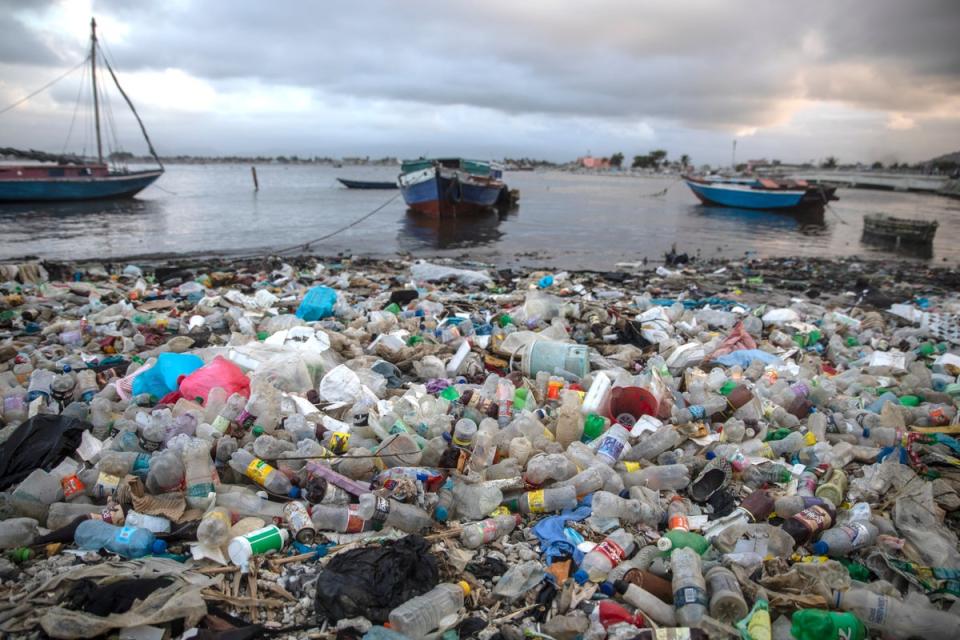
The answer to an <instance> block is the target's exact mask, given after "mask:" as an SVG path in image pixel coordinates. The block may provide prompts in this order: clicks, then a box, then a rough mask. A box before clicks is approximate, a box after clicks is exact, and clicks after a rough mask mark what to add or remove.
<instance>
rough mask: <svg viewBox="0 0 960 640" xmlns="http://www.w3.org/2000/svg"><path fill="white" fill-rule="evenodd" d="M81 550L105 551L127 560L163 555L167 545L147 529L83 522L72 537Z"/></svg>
mask: <svg viewBox="0 0 960 640" xmlns="http://www.w3.org/2000/svg"><path fill="white" fill-rule="evenodd" d="M73 540H74V542H75V543H76V545H77V546H78V547H79V548H81V549H88V550H91V551H96V550H99V549H106V550H107V551H109V552H110V553H115V554H117V555H119V556H122V557H124V558H127V559H131V558H142V557H143V556H145V555H147V554H150V553H165V552H166V548H167V545H166V543H164V542H163V541H162V540H157V539H156V538H155V537H154V535H153V532H151V531H149V530H148V529H143V528H138V527H132V526H123V527H117V526H114V525H112V524H108V523H106V522H104V521H102V520H84V521H83V522H81V523H80V526H78V527H77V530H76V532H75V533H74V537H73Z"/></svg>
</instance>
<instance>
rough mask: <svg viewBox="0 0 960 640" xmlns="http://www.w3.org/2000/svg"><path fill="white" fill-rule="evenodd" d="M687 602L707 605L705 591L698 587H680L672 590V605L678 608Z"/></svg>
mask: <svg viewBox="0 0 960 640" xmlns="http://www.w3.org/2000/svg"><path fill="white" fill-rule="evenodd" d="M688 604H699V605H702V606H704V607H706V606H707V592H706V591H705V590H704V589H701V588H700V587H681V588H679V589H677V590H676V591H674V592H673V607H674V608H675V609H680V608H682V607H685V606H687V605H688Z"/></svg>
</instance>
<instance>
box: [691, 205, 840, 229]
mask: <svg viewBox="0 0 960 640" xmlns="http://www.w3.org/2000/svg"><path fill="white" fill-rule="evenodd" d="M690 210H691V213H692V214H693V215H697V216H702V217H705V218H721V219H725V220H730V221H734V222H737V223H739V224H742V225H743V226H744V227H766V228H771V229H780V230H791V231H798V232H800V233H804V234H815V233H816V232H817V231H818V230H825V229H826V226H827V221H826V215H825V213H826V212H825V210H824V208H823V207H809V208H805V209H798V210H796V211H790V212H786V211H784V212H776V211H763V210H760V209H738V208H736V207H715V206H706V205H702V204H699V205H693V206H691V207H690Z"/></svg>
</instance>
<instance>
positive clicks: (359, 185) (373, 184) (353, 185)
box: [337, 178, 397, 189]
mask: <svg viewBox="0 0 960 640" xmlns="http://www.w3.org/2000/svg"><path fill="white" fill-rule="evenodd" d="M337 182H339V183H340V184H342V185H343V186H345V187H346V188H347V189H396V188H397V183H396V182H377V181H374V180H347V179H346V178H337Z"/></svg>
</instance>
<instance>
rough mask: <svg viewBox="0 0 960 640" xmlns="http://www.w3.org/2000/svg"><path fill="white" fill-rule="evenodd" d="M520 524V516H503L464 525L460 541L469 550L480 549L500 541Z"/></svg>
mask: <svg viewBox="0 0 960 640" xmlns="http://www.w3.org/2000/svg"><path fill="white" fill-rule="evenodd" d="M519 524H520V516H519V515H518V514H514V515H503V516H496V517H493V518H487V519H486V520H482V521H481V522H473V523H470V524H467V525H464V527H463V530H462V531H461V532H460V541H461V542H463V546H465V547H466V548H467V549H479V548H480V547H482V546H483V545H485V544H487V543H488V542H493V541H494V540H499V539H500V538H502V537H503V536H505V535H507V534H508V533H510V532H511V531H513V530H514V529H515V528H516V527H517V525H519Z"/></svg>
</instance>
